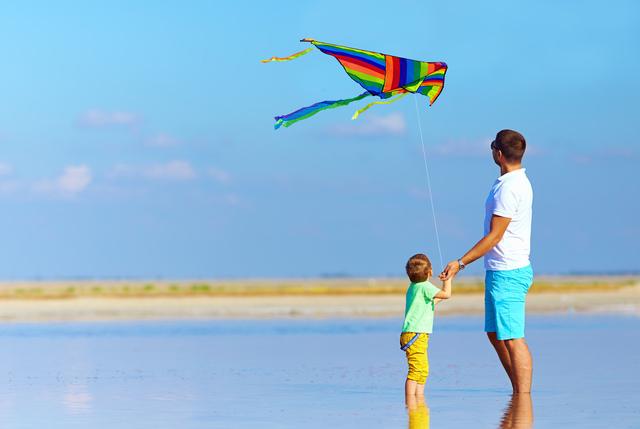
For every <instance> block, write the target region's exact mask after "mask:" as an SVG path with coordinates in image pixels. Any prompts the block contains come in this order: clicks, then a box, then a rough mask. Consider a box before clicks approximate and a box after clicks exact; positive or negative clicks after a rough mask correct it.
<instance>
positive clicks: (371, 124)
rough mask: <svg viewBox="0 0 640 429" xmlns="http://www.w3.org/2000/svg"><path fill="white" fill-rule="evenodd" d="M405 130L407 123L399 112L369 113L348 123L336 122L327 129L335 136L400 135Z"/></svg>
mask: <svg viewBox="0 0 640 429" xmlns="http://www.w3.org/2000/svg"><path fill="white" fill-rule="evenodd" d="M406 131H407V123H406V121H405V119H404V115H402V113H399V112H394V113H390V114H388V115H385V116H378V115H374V114H371V115H368V116H365V117H364V118H362V119H361V120H355V121H353V122H352V123H350V124H346V123H343V124H337V125H334V126H332V127H331V128H329V129H328V132H329V134H331V135H333V136H337V137H383V136H400V135H404V134H405V133H406Z"/></svg>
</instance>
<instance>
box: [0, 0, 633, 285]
mask: <svg viewBox="0 0 640 429" xmlns="http://www.w3.org/2000/svg"><path fill="white" fill-rule="evenodd" d="M386 5H387V3H386V2H376V1H369V2H367V3H366V7H365V6H363V4H362V3H359V2H337V1H333V0H329V1H323V2H305V1H281V2H277V3H272V2H258V1H255V2H242V3H240V2H210V1H191V2H178V1H153V2H151V1H147V2H145V1H140V2H128V1H118V0H115V1H110V2H82V3H78V2H72V1H59V2H54V3H52V2H44V1H41V2H35V1H24V2H18V3H15V2H14V3H12V4H6V5H3V6H1V7H0V35H1V36H2V37H0V51H1V52H2V59H3V67H2V74H1V76H2V77H3V79H2V80H0V94H2V102H1V103H0V231H1V234H2V242H1V245H0V261H1V262H0V280H14V279H61V278H166V279H168V278H175V279H192V278H261V277H269V278H293V277H295V278H297V277H315V276H358V277H360V276H362V277H374V276H401V275H403V267H404V263H405V261H406V259H407V258H408V257H409V256H410V255H412V254H414V253H417V252H424V253H427V254H428V255H429V256H430V257H431V259H432V261H434V265H435V266H436V267H439V266H440V265H441V261H440V258H439V256H438V250H437V245H436V240H435V237H436V234H435V233H436V230H435V228H434V223H433V218H432V216H431V205H430V198H429V197H430V195H429V193H428V191H427V185H426V178H425V170H424V164H423V158H422V152H421V146H420V139H419V134H418V121H420V125H421V126H422V129H423V132H424V141H425V146H426V153H427V161H428V164H429V168H430V172H431V184H432V195H431V197H433V201H434V206H433V209H434V211H435V214H436V220H437V225H438V232H439V235H440V241H441V245H442V253H443V259H444V263H446V262H447V261H448V260H451V259H456V258H458V257H460V256H461V255H462V254H463V253H464V252H465V251H466V250H468V249H469V248H470V247H471V246H472V245H473V244H474V243H475V242H476V241H477V240H478V239H480V238H481V236H482V224H483V216H484V206H483V204H484V200H485V198H486V195H487V192H488V190H489V188H490V187H491V185H492V183H493V181H494V180H495V178H496V177H497V176H498V175H499V172H498V169H497V167H496V166H495V165H494V164H493V161H492V159H491V154H490V150H489V143H490V141H491V140H492V138H493V137H494V136H495V134H496V132H497V131H499V130H500V129H503V128H511V129H515V130H518V131H520V132H522V133H523V134H524V135H525V137H526V138H527V142H528V149H527V154H526V155H525V160H524V164H525V167H526V168H527V174H528V176H529V178H530V180H531V182H532V184H533V187H534V221H533V236H532V254H531V260H532V264H533V266H534V270H535V271H536V272H537V273H540V274H567V273H622V272H637V271H640V263H639V262H638V250H637V249H638V242H639V241H640V225H639V222H638V217H639V214H640V198H639V197H640V180H639V179H638V176H637V173H636V168H637V165H638V162H639V161H640V147H639V142H638V137H637V129H638V118H639V117H640V108H639V107H638V100H639V99H640V81H639V80H638V76H639V75H640V4H639V3H638V2H635V1H631V0H629V1H612V2H610V3H608V4H607V7H606V8H605V7H602V4H601V2H596V1H564V2H557V1H549V0H544V1H536V2H513V1H489V2H475V1H471V0H468V1H452V2H431V1H422V2H416V1H406V2H403V6H402V10H396V12H394V13H393V14H391V13H389V12H388V11H387V12H385V10H386ZM303 37H311V38H315V39H317V40H322V41H327V42H331V43H338V44H342V45H347V46H354V47H359V48H362V49H369V50H375V51H381V52H386V53H391V54H394V55H398V56H403V57H408V58H413V59H418V60H424V61H444V62H446V63H447V64H448V66H449V70H448V72H447V75H446V84H445V89H444V91H443V93H442V95H441V96H440V98H439V99H438V101H437V102H436V103H435V104H434V105H433V106H431V107H428V105H427V99H426V98H424V97H417V101H418V110H416V104H415V101H416V99H414V98H413V97H406V98H405V99H403V100H402V101H399V102H397V103H395V104H392V105H389V106H376V107H374V108H372V109H370V110H369V111H367V112H366V113H364V114H363V115H361V117H360V118H359V119H358V120H357V121H351V120H350V117H351V115H352V113H353V111H355V110H356V109H357V108H358V107H360V105H358V106H354V105H351V106H348V107H343V108H339V109H334V110H331V111H326V112H322V113H320V114H318V115H317V116H315V117H313V118H311V119H308V120H305V121H302V122H299V123H298V124H296V125H294V126H292V127H291V128H287V129H280V130H278V131H274V129H273V117H274V116H275V115H277V114H284V113H289V112H291V111H293V110H296V109H298V108H300V107H302V106H306V105H309V104H312V103H314V102H317V101H321V100H331V99H339V98H348V97H352V96H354V95H357V94H359V93H360V92H361V91H362V90H361V88H360V87H359V86H358V85H357V84H356V83H355V82H353V81H352V80H351V79H349V78H348V76H347V75H346V74H345V73H344V71H343V70H342V68H341V67H340V66H339V65H338V64H337V63H336V61H335V60H334V59H333V58H331V57H329V56H326V55H323V54H322V53H320V52H319V51H314V52H311V53H310V54H308V55H306V56H304V57H302V58H299V59H297V60H295V61H292V62H284V63H269V64H262V63H260V61H259V60H260V59H264V58H269V57H271V56H273V55H278V56H284V55H289V54H291V53H293V52H296V51H298V50H301V49H303V48H305V47H306V46H305V45H303V44H301V43H300V42H299V40H300V39H301V38H303ZM361 104H362V105H364V104H366V101H362V102H361ZM480 273H482V263H481V262H477V263H475V264H472V265H471V266H469V268H468V269H467V270H466V273H465V274H470V275H478V274H480Z"/></svg>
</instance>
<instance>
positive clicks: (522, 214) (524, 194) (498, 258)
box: [484, 168, 533, 271]
mask: <svg viewBox="0 0 640 429" xmlns="http://www.w3.org/2000/svg"><path fill="white" fill-rule="evenodd" d="M532 207H533V189H532V188H531V183H530V182H529V179H528V178H527V175H526V174H525V169H524V168H521V169H519V170H514V171H511V172H509V173H506V174H503V175H502V176H500V177H498V179H497V180H496V181H495V183H494V184H493V186H492V187H491V191H489V196H488V197H487V201H486V203H485V217H484V234H485V235H487V234H488V233H489V230H490V227H491V217H492V216H493V215H498V216H502V217H508V218H511V222H509V226H508V227H507V230H506V231H505V232H504V235H503V236H502V240H500V242H499V243H498V244H496V246H495V247H494V248H493V249H491V250H490V251H489V252H488V253H487V254H486V255H485V256H484V268H485V269H486V270H491V271H506V270H515V269H517V268H522V267H526V266H527V265H529V251H530V248H531V217H532Z"/></svg>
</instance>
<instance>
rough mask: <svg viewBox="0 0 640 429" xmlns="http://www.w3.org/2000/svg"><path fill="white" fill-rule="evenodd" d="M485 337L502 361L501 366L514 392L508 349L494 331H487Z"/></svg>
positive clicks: (514, 386)
mask: <svg viewBox="0 0 640 429" xmlns="http://www.w3.org/2000/svg"><path fill="white" fill-rule="evenodd" d="M487 337H489V341H490V342H491V345H492V346H493V348H494V349H495V350H496V353H497V354H498V357H499V358H500V362H501V363H502V366H503V367H504V370H505V372H506V373H507V376H508V377H509V381H511V386H512V387H513V390H514V392H515V389H516V385H515V382H514V379H513V375H512V369H511V357H510V356H509V350H508V349H507V346H506V344H505V343H504V341H500V340H498V337H497V336H496V333H495V332H487Z"/></svg>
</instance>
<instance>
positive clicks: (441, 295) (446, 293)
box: [434, 278, 451, 304]
mask: <svg viewBox="0 0 640 429" xmlns="http://www.w3.org/2000/svg"><path fill="white" fill-rule="evenodd" d="M434 298H435V299H434V304H437V303H438V301H439V300H442V299H449V298H451V278H449V279H447V280H444V281H443V282H442V290H441V291H440V292H438V293H437V294H436V295H435V296H434Z"/></svg>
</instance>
